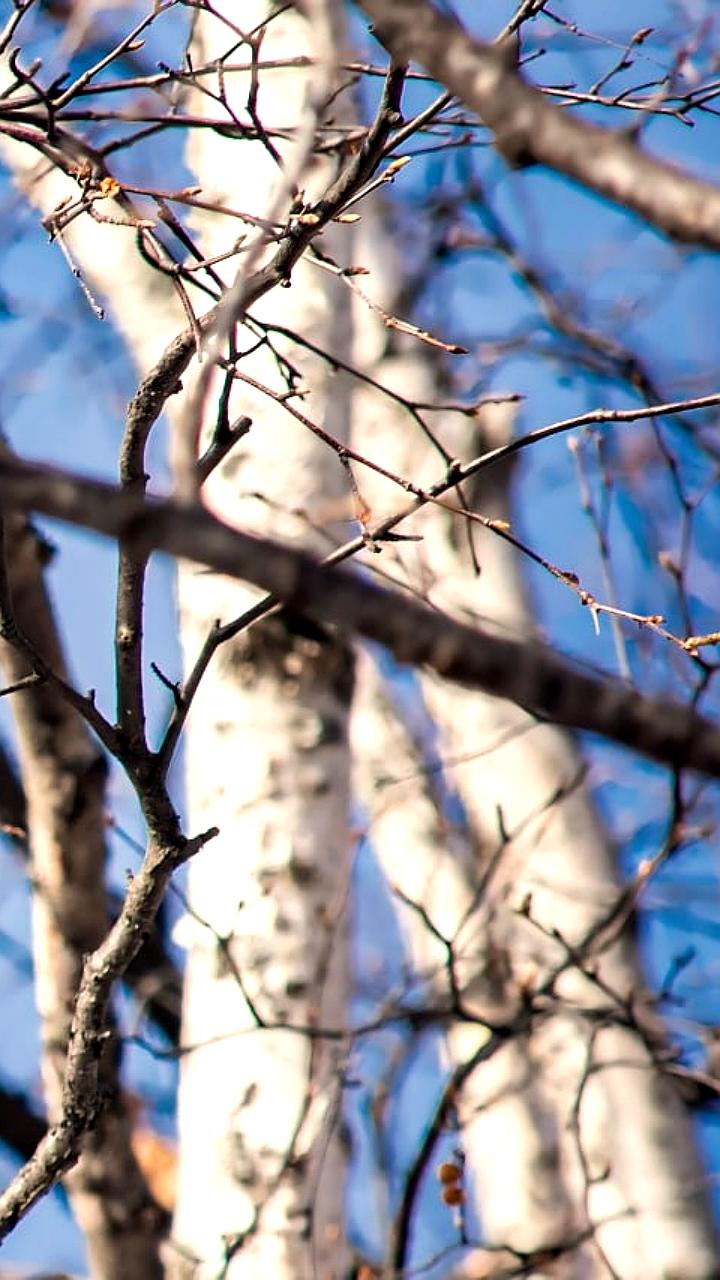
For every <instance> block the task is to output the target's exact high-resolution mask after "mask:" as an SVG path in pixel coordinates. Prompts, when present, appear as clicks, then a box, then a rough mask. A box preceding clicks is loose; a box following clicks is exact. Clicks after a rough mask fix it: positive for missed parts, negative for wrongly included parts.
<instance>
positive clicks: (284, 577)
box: [0, 461, 720, 777]
mask: <svg viewBox="0 0 720 1280" xmlns="http://www.w3.org/2000/svg"><path fill="white" fill-rule="evenodd" d="M0 504H1V505H2V506H4V507H8V508H11V509H16V510H17V509H18V508H19V509H24V510H33V511H38V512H42V513H43V514H44V515H47V516H54V517H55V518H57V519H59V520H66V521H69V522H70V523H72V524H76V525H80V526H81V527H82V528H85V529H93V530H95V531H96V532H97V533H104V534H107V535H108V536H109V537H112V538H120V537H122V538H125V539H126V541H127V543H128V545H133V544H134V545H135V546H136V547H137V548H138V549H139V550H142V549H146V550H151V549H155V550H159V551H168V552H170V553H171V554H172V555H176V556H181V557H183V558H186V559H189V560H195V561H197V562H199V563H202V564H205V565H206V566H208V567H209V568H212V569H216V570H217V571H218V572H220V573H224V574H227V575H228V576H229V577H234V578H242V579H245V580H246V581H248V582H252V583H254V584H255V585H256V586H259V587H262V588H264V589H265V590H268V591H271V592H273V594H275V595H277V596H278V597H280V599H282V600H284V601H286V602H287V603H289V604H292V605H293V606H295V607H296V608H299V609H300V610H301V611H303V612H307V613H308V614H310V615H311V616H314V617H316V618H319V619H320V620H322V621H324V622H331V623H334V624H336V625H337V626H339V627H341V628H343V629H345V630H347V631H350V632H353V631H354V632H357V634H358V635H361V636H364V637H365V638H366V639H368V640H375V641H377V642H378V643H380V644H383V645H385V646H386V647H387V648H388V649H390V650H391V651H392V652H393V653H394V654H395V656H396V657H397V658H398V659H399V660H400V661H401V662H407V663H412V664H414V665H418V666H428V667H430V668H432V669H433V670H435V671H437V672H438V673H439V674H440V675H442V676H444V677H445V678H446V679H449V680H453V681H456V682H458V683H459V684H464V685H467V686H468V687H469V688H475V689H483V690H484V691H485V692H486V693H491V694H494V695H496V696H497V697H502V698H508V699H509V700H510V701H511V702H516V703H517V704H518V705H519V706H523V707H526V708H527V709H528V710H530V711H532V712H534V713H535V714H536V715H538V716H540V717H542V718H544V719H548V720H551V721H552V722H554V723H555V724H559V725H565V726H568V727H572V728H575V729H585V730H588V731H590V732H592V733H598V734H601V735H602V736H603V737H605V738H608V739H610V740H611V741H613V742H618V743H622V744H623V745H625V746H628V747H631V748H632V749H633V750H634V751H639V752H641V753H642V754H643V755H647V756H650V757H651V758H652V759H655V760H658V761H660V762H662V763H664V764H671V765H677V766H684V767H686V768H689V769H696V770H699V771H700V772H702V773H706V774H709V775H710V776H712V777H720V729H718V727H717V726H715V725H713V724H712V723H711V722H710V721H709V720H706V719H704V717H702V716H699V715H698V714H697V713H696V712H694V711H693V710H691V709H689V708H687V707H683V706H681V705H680V704H677V703H671V702H668V701H666V700H660V699H658V698H650V697H644V696H643V695H642V694H639V693H636V692H635V691H634V690H632V689H628V688H626V687H625V686H624V685H622V684H620V683H619V682H617V681H614V680H611V679H603V678H601V677H597V676H591V675H587V674H585V673H583V672H580V671H577V670H575V669H573V668H572V667H571V666H569V665H568V664H567V663H566V662H564V661H563V660H562V659H561V658H560V657H558V656H557V655H556V654H555V653H553V652H552V651H551V650H549V649H546V648H543V647H542V646H541V645H539V644H537V643H535V642H533V641H530V640H527V641H518V640H511V639H505V638H501V637H498V636H491V635H486V634H483V633H482V632H480V631H476V630H475V629H474V628H473V627H468V626H464V625H463V624H461V623H459V622H455V621H454V620H453V619H451V618H448V617H447V616H445V615H443V614H442V613H438V612H434V611H433V610H431V609H428V608H426V607H425V606H423V605H421V604H418V603H417V602H416V601H414V600H411V599H407V598H405V597H404V596H402V595H401V594H399V593H396V592H390V591H385V590H382V589H380V588H378V587H376V586H374V585H373V584H372V583H370V582H368V581H367V580H366V579H364V578H359V577H356V576H354V575H352V574H348V573H345V572H342V571H338V570H336V569H333V568H331V567H328V566H325V565H320V564H318V563H317V562H316V561H315V560H313V559H311V558H310V557H309V556H307V555H303V554H302V553H301V552H299V551H295V550H293V549H292V548H290V547H284V546H280V545H278V544H277V543H275V542H271V541H270V540H269V539H266V538H257V537H254V536H252V535H250V534H246V533H239V532H236V531H235V530H232V529H229V528H228V527H227V526H225V525H223V524H221V522H220V521H219V520H216V519H214V518H213V516H211V515H210V514H209V513H208V512H206V511H204V510H202V509H200V508H189V507H187V506H181V505H178V504H176V503H173V502H167V501H162V500H159V499H155V500H145V501H143V500H142V499H138V498H135V497H134V496H133V495H132V494H124V493H121V492H119V491H118V490H117V489H114V488H113V487H112V485H108V484H103V483H101V482H100V481H97V480H87V479H84V478H83V477H81V476H77V475H73V474H71V473H69V472H65V471H62V472H61V471H56V470H54V469H53V468H50V467H42V466H33V465H29V464H26V463H21V462H16V461H6V462H3V463H2V464H1V465H0Z"/></svg>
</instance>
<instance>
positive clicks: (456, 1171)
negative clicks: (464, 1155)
mask: <svg viewBox="0 0 720 1280" xmlns="http://www.w3.org/2000/svg"><path fill="white" fill-rule="evenodd" d="M463 1172H464V1171H463V1162H462V1160H461V1158H460V1157H456V1159H455V1160H443V1163H442V1164H440V1165H438V1168H437V1176H438V1181H439V1183H440V1185H441V1187H442V1201H443V1204H447V1205H450V1206H451V1207H452V1208H456V1207H457V1206H458V1205H461V1204H464V1203H465V1198H466V1197H465V1188H464V1187H463V1185H462V1179H463Z"/></svg>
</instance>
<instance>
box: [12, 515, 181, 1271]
mask: <svg viewBox="0 0 720 1280" xmlns="http://www.w3.org/2000/svg"><path fill="white" fill-rule="evenodd" d="M4 526H5V527H4V551H5V554H6V556H7V581H6V582H4V584H3V591H2V602H1V604H2V634H3V641H2V646H1V648H0V660H1V661H2V666H3V670H4V673H5V675H6V677H7V678H8V679H9V680H10V681H11V682H14V681H18V680H20V679H22V677H23V676H24V675H26V674H27V671H28V666H29V659H28V656H27V654H28V653H32V654H38V655H39V656H40V658H41V661H42V663H43V664H47V666H48V668H49V669H50V670H51V671H52V672H53V675H54V676H60V677H61V679H62V681H64V680H65V669H64V659H63V654H62V650H61V646H60V642H59V639H58V635H57V630H56V627H55V621H54V617H53V613H52V607H51V605H50V601H49V598H48V595H47V592H46V589H45V584H44V581H43V563H44V559H45V558H46V557H45V554H44V549H43V545H42V543H41V542H40V540H39V539H38V538H37V536H36V535H35V532H34V530H33V529H32V527H31V526H30V525H29V524H28V522H27V520H26V519H25V518H24V517H22V516H20V515H17V514H13V515H10V516H8V517H7V518H6V520H5V521H4ZM13 710H14V713H15V720H16V726H17V734H18V747H19V755H20V764H21V770H22V778H23V785H24V791H25V795H26V798H27V815H28V828H29V833H30V834H29V841H28V844H29V852H30V858H31V878H32V887H33V954H34V962H35V972H36V998H37V1003H38V1009H39V1012H40V1017H41V1021H42V1043H43V1048H42V1063H41V1065H42V1072H43V1081H44V1086H45V1095H46V1100H47V1107H48V1115H49V1117H50V1120H51V1122H58V1121H59V1120H60V1119H61V1117H62V1114H63V1102H62V1097H63V1080H64V1075H65V1054H66V1049H67V1046H68V1043H69V1039H70V1029H71V1019H72V1012H73V1005H74V1001H75V996H76V993H77V990H78V987H79V983H80V976H81V973H82V969H83V963H84V957H85V955H86V954H87V953H88V952H91V951H93V950H94V949H95V948H96V947H97V946H99V944H100V942H101V941H102V939H103V937H104V935H105V932H106V929H107V900H106V893H105V882H104V860H105V776H106V763H105V757H104V755H103V754H102V753H101V752H100V751H99V749H98V747H97V746H96V745H95V744H94V743H93V741H92V738H91V736H90V734H89V733H88V730H87V727H86V725H85V724H84V723H83V720H82V718H81V716H80V714H79V713H78V711H77V709H76V708H75V707H74V706H73V705H71V704H70V702H69V701H68V700H67V699H66V698H65V696H64V694H63V692H62V688H61V686H60V685H59V683H58V682H57V681H56V680H52V681H38V682H36V683H35V684H33V685H32V686H29V687H28V688H26V689H24V690H23V691H22V692H21V693H20V694H19V695H18V696H17V697H16V698H15V699H14V702H13ZM97 1049H98V1061H97V1063H96V1070H97V1071H98V1078H99V1081H100V1082H101V1088H102V1090H103V1094H104V1098H105V1102H106V1105H105V1109H104V1111H103V1114H102V1116H101V1117H98V1120H97V1123H96V1125H95V1126H94V1128H93V1132H92V1134H91V1135H89V1136H88V1138H87V1140H86V1142H85V1143H84V1144H83V1149H82V1158H81V1160H80V1162H79V1164H78V1166H77V1169H76V1170H74V1171H73V1173H72V1174H71V1175H70V1176H69V1177H68V1180H67V1186H68V1192H69V1194H70V1197H71V1200H72V1203H73V1207H74V1209H75V1212H76V1214H77V1217H78V1220H79V1222H80V1223H81V1225H82V1227H83V1230H84V1231H85V1234H86V1237H87V1241H88V1248H89V1251H90V1257H91V1260H92V1267H93V1271H94V1273H95V1274H97V1275H102V1276H104V1277H108V1280H112V1278H117V1280H119V1278H120V1277H121V1276H123V1275H127V1274H128V1270H130V1271H131V1272H132V1274H134V1275H135V1274H136V1275H137V1276H138V1277H139V1280H144V1278H147V1280H154V1277H156V1276H159V1274H160V1269H159V1252H158V1251H159V1242H160V1235H161V1229H162V1215H160V1214H159V1213H157V1212H156V1211H154V1209H153V1205H152V1200H151V1197H150V1195H149V1193H148V1190H147V1187H146V1185H145V1181H144V1179H143V1177H142V1174H141V1173H140V1170H139V1168H138V1166H137V1164H136V1162H135V1158H134V1155H133V1152H132V1146H131V1123H130V1119H129V1117H128V1115H127V1114H126V1111H125V1107H124V1103H123V1101H122V1098H121V1094H120V1088H119V1081H118V1043H117V1039H116V1037H115V1035H114V1032H113V1029H112V1026H111V1024H108V1025H107V1026H106V1027H105V1029H104V1034H103V1037H102V1039H101V1040H100V1041H98V1044H97ZM98 1188H102V1190H101V1191H99V1190H98Z"/></svg>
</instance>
